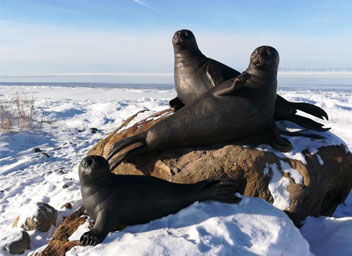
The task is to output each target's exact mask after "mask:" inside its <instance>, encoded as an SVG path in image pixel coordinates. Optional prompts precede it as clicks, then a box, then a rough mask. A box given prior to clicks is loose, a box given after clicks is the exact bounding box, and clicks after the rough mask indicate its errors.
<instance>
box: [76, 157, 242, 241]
mask: <svg viewBox="0 0 352 256" xmlns="http://www.w3.org/2000/svg"><path fill="white" fill-rule="evenodd" d="M78 171H79V179H80V183H81V193H82V199H83V205H84V208H85V210H86V212H87V213H88V215H89V216H90V217H91V218H92V219H93V220H94V221H95V224H94V227H93V229H92V230H90V231H88V232H86V233H84V234H83V235H82V237H81V239H80V241H81V242H82V244H83V245H96V244H98V243H100V242H101V241H103V240H104V238H105V237H106V235H107V234H108V233H109V232H110V231H112V230H114V229H116V228H120V227H123V226H128V225H134V224H142V223H147V222H149V221H151V220H154V219H157V218H161V217H163V216H166V215H169V214H172V213H176V212H177V211H179V210H180V209H182V208H184V207H186V206H188V205H190V204H192V203H193V202H195V201H206V200H215V201H219V202H225V203H237V202H239V201H240V199H239V198H238V197H236V196H235V193H236V192H237V191H238V186H237V185H236V183H235V182H233V181H231V180H222V181H201V182H198V183H195V184H177V183H171V182H167V181H164V180H161V179H158V178H155V177H151V176H137V175H116V174H113V173H111V172H110V167H109V164H108V162H107V161H106V160H105V158H103V157H101V156H94V155H93V156H87V157H86V158H84V159H83V160H82V161H81V163H80V165H79V169H78Z"/></svg>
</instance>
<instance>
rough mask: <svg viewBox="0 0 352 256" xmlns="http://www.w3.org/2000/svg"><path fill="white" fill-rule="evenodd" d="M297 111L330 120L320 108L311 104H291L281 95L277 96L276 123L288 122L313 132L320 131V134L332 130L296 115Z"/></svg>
mask: <svg viewBox="0 0 352 256" xmlns="http://www.w3.org/2000/svg"><path fill="white" fill-rule="evenodd" d="M297 110H300V111H303V112H306V113H308V114H311V115H313V116H315V117H318V118H320V119H324V118H325V119H326V120H328V118H329V117H328V114H327V113H326V112H325V111H324V110H323V109H321V108H320V107H317V106H314V105H312V104H309V103H298V102H297V103H296V102H289V101H287V100H285V99H284V98H283V97H281V96H280V95H277V97H276V102H275V113H274V119H275V120H276V121H279V120H288V121H291V122H293V123H296V124H298V125H300V126H302V127H304V128H307V129H310V130H313V131H318V132H325V131H328V130H329V129H330V128H323V124H321V123H318V122H315V121H313V120H311V119H309V118H307V117H303V116H299V115H297V114H296V112H297Z"/></svg>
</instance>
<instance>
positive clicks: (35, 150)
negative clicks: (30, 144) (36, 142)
mask: <svg viewBox="0 0 352 256" xmlns="http://www.w3.org/2000/svg"><path fill="white" fill-rule="evenodd" d="M39 152H42V150H41V149H40V148H35V149H34V153H39Z"/></svg>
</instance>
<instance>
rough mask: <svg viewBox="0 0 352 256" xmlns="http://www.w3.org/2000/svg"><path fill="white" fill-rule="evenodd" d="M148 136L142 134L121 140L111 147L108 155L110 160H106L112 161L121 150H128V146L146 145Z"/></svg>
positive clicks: (144, 133)
mask: <svg viewBox="0 0 352 256" xmlns="http://www.w3.org/2000/svg"><path fill="white" fill-rule="evenodd" d="M146 136H147V133H146V132H142V133H140V134H138V135H135V136H132V137H128V138H125V139H123V140H120V141H118V142H116V143H114V144H113V145H112V146H111V147H110V152H109V154H108V158H107V159H106V160H108V161H110V159H111V158H112V157H113V156H114V155H116V154H117V153H118V152H119V151H120V150H122V149H124V148H127V147H128V146H131V145H133V144H135V143H138V142H140V143H142V144H145V138H146Z"/></svg>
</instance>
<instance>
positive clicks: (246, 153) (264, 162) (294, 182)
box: [88, 110, 352, 225]
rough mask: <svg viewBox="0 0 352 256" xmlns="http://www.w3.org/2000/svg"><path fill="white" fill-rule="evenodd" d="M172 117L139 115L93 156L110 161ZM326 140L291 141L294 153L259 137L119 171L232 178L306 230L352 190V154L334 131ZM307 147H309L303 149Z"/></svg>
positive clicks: (177, 152)
mask: <svg viewBox="0 0 352 256" xmlns="http://www.w3.org/2000/svg"><path fill="white" fill-rule="evenodd" d="M171 114H172V112H171V111H169V110H165V111H162V112H159V113H156V114H153V115H151V116H148V117H147V118H145V119H143V120H141V121H139V118H138V116H145V113H143V111H142V112H138V113H137V114H135V115H134V116H132V117H130V118H129V119H128V120H126V122H125V123H124V124H122V125H121V127H119V128H118V129H116V130H115V131H113V132H112V133H110V134H109V135H108V136H106V137H105V138H104V139H102V140H100V141H99V142H98V144H97V145H96V146H95V147H94V148H92V149H91V150H90V151H89V152H88V155H101V156H104V157H107V155H108V153H109V149H110V146H111V145H112V144H113V143H115V142H117V141H119V140H122V139H123V138H126V137H129V136H133V135H136V134H139V133H140V132H142V131H144V130H146V129H148V128H149V127H151V126H153V125H154V124H155V123H157V122H159V121H160V120H162V119H164V118H166V117H167V116H168V115H171ZM131 123H133V125H131ZM320 135H322V136H324V137H326V139H324V140H321V141H319V143H317V142H316V141H315V140H314V141H313V140H312V139H309V138H304V137H301V138H299V139H297V138H294V139H292V140H291V138H290V137H287V138H288V139H290V140H291V143H292V144H293V147H294V148H298V149H299V150H301V149H302V150H301V152H294V153H295V154H293V153H292V152H291V153H290V152H289V153H288V154H282V153H280V152H275V151H274V150H273V149H271V148H270V147H269V146H263V147H261V145H260V146H259V147H254V146H253V145H255V146H258V144H260V143H261V142H265V141H259V142H258V138H260V136H257V137H256V138H254V139H253V140H251V141H247V142H246V144H249V145H252V146H244V145H240V144H242V143H237V144H234V143H231V144H219V145H214V146H210V147H195V148H179V149H170V150H166V151H163V152H157V153H150V154H147V155H140V156H136V157H134V158H132V159H130V160H128V161H126V162H123V163H121V164H120V165H119V166H118V167H117V168H115V170H113V172H114V173H116V174H134V175H151V176H155V177H159V178H161V179H165V180H168V181H172V182H178V183H194V182H197V181H200V180H204V179H219V178H225V177H226V178H231V179H234V180H236V181H237V182H238V183H240V184H242V189H241V191H239V192H240V193H243V194H244V195H245V196H255V197H260V198H263V199H265V200H266V201H268V202H270V203H273V204H274V206H276V207H278V208H280V209H281V210H284V211H285V212H286V213H287V214H288V215H289V217H290V218H291V219H292V220H293V221H294V223H295V224H296V225H300V223H301V221H302V220H304V219H305V218H306V217H307V216H319V215H331V214H332V213H333V212H334V210H335V209H336V207H337V205H338V204H340V203H342V202H343V201H344V200H345V198H346V197H347V195H348V193H349V191H350V189H351V187H352V154H351V153H350V152H348V150H347V149H346V147H345V145H344V144H343V142H342V141H341V140H339V139H338V138H337V137H336V136H334V135H333V134H331V133H330V132H326V133H320ZM302 143H303V144H304V143H306V144H307V147H306V148H304V147H302ZM312 145H313V146H312ZM132 147H133V146H132ZM263 148H264V150H263ZM293 151H294V150H293ZM296 151H297V150H296ZM297 155H300V157H298V158H297ZM278 175H279V177H278ZM274 176H275V177H274ZM275 179H276V180H275ZM285 184H286V185H285ZM285 193H286V194H287V196H286V198H285V195H284V194H285ZM280 200H284V201H285V200H286V202H283V203H280Z"/></svg>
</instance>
